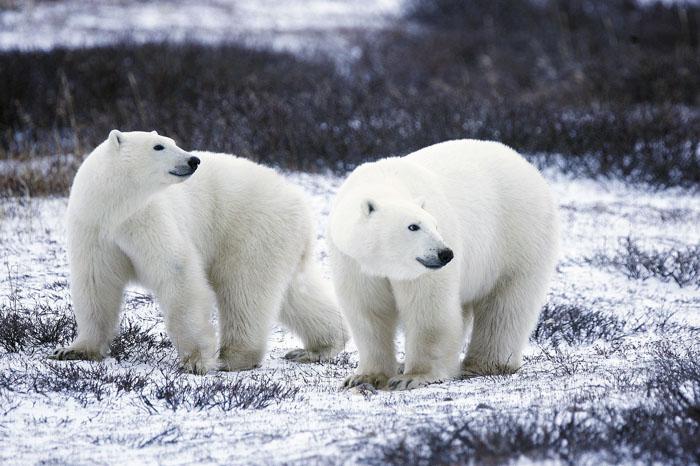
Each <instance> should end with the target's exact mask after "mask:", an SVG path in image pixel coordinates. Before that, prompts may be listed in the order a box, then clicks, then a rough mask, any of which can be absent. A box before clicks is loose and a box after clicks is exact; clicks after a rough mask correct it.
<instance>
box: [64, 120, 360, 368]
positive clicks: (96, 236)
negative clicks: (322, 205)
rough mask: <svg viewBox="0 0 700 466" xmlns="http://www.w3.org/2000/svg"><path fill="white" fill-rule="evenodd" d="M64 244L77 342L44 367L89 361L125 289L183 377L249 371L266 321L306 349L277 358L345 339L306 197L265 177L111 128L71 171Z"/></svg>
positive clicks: (301, 357) (315, 352) (96, 355)
mask: <svg viewBox="0 0 700 466" xmlns="http://www.w3.org/2000/svg"><path fill="white" fill-rule="evenodd" d="M67 235H68V257H69V263H70V274H71V280H70V281H71V295H72V299H73V309H74V312H75V316H76V320H77V323H78V335H77V338H76V340H75V341H74V342H73V343H72V344H71V345H70V346H69V347H67V348H59V349H57V350H56V351H55V352H54V353H53V355H52V357H53V358H54V359H93V360H99V359H101V358H102V357H103V356H104V355H105V354H106V352H107V350H108V347H109V345H110V342H111V340H112V338H113V337H114V335H115V332H116V331H117V327H118V321H119V311H120V306H121V301H122V294H123V291H124V287H125V286H126V285H127V283H129V282H132V281H135V282H138V283H140V284H142V285H143V286H145V287H147V288H149V289H151V290H153V291H154V293H155V295H156V299H157V300H158V302H159V304H160V306H161V308H162V309H163V311H164V317H165V324H166V329H167V331H168V334H169V336H170V338H171V339H172V341H173V344H174V346H175V347H176V349H177V352H178V356H179V358H180V361H181V363H182V365H183V368H184V369H185V370H187V371H189V372H193V373H197V374H203V373H206V372H207V371H209V370H212V369H216V368H221V369H222V370H228V371H236V370H244V369H250V368H253V367H256V366H257V365H259V364H260V362H261V359H262V357H263V353H264V351H265V346H266V337H267V333H268V329H269V326H270V324H271V321H272V320H273V319H274V318H275V317H277V315H278V311H279V318H280V321H281V322H282V323H283V324H284V325H286V326H287V327H289V329H291V330H292V331H293V332H295V333H296V334H297V335H298V336H299V337H300V338H301V340H302V342H303V343H304V347H305V349H303V350H301V349H300V350H295V351H292V352H290V353H288V354H287V358H288V359H293V360H297V361H302V362H304V361H307V362H308V361H318V360H322V359H328V358H331V357H333V356H334V355H336V354H337V353H338V352H339V351H340V350H342V349H343V347H344V345H345V342H346V340H347V337H346V334H347V332H346V330H345V327H344V324H343V318H342V315H341V313H340V310H339V309H338V307H337V304H336V303H335V298H334V296H333V295H332V289H331V286H330V283H329V284H328V286H326V284H325V283H324V282H323V280H322V279H321V276H320V273H319V270H318V268H317V266H316V264H315V263H314V260H313V257H312V256H313V238H314V228H313V226H312V220H311V215H310V212H309V209H308V207H307V204H306V199H305V197H304V195H303V193H302V192H301V191H300V190H299V189H298V188H296V187H294V186H292V185H291V184H290V183H288V182H287V181H285V180H284V179H283V178H282V177H281V176H280V175H278V174H277V173H276V172H275V171H274V170H272V169H270V168H266V167H262V166H260V165H257V164H255V163H253V162H250V161H247V160H244V159H241V158H237V157H234V156H231V155H227V154H213V153H207V152H192V153H188V152H185V151H184V150H182V149H180V148H179V147H177V145H176V144H175V142H174V141H173V140H172V139H170V138H167V137H164V136H159V135H158V134H157V133H156V132H151V133H148V132H128V133H127V132H120V131H118V130H113V131H112V132H111V133H110V134H109V138H108V139H107V140H106V141H105V142H103V143H102V144H100V145H99V146H98V147H97V148H96V149H95V150H94V151H93V152H92V153H91V154H90V155H89V156H88V157H87V158H86V159H85V161H84V162H83V164H82V165H81V167H80V169H79V170H78V172H77V174H76V175H75V179H74V181H73V186H72V188H71V192H70V199H69V201H68V212H67ZM215 305H216V306H217V307H218V317H219V345H218V348H217V345H216V338H215V329H214V326H213V325H212V323H211V321H210V316H211V311H212V310H213V309H214V307H215ZM217 355H218V358H219V361H217Z"/></svg>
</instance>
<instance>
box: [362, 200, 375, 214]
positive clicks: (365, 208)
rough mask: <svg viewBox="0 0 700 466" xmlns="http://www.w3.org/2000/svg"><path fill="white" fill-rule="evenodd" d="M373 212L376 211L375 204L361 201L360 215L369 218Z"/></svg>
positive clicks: (371, 201) (369, 201) (370, 201)
mask: <svg viewBox="0 0 700 466" xmlns="http://www.w3.org/2000/svg"><path fill="white" fill-rule="evenodd" d="M375 210H377V203H376V202H374V201H373V200H372V199H365V200H364V201H362V213H363V214H365V216H367V217H369V216H370V215H371V214H372V212H374V211H375Z"/></svg>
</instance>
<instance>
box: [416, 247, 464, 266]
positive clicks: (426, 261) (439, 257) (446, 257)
mask: <svg viewBox="0 0 700 466" xmlns="http://www.w3.org/2000/svg"><path fill="white" fill-rule="evenodd" d="M454 256H455V255H454V252H452V249H450V248H443V249H440V250H439V251H438V252H437V254H436V255H435V256H434V257H428V258H425V257H416V260H417V261H418V262H420V263H421V264H423V266H425V267H426V268H429V269H440V268H442V267H444V266H445V265H447V264H448V263H449V262H450V261H451V260H452V259H453V258H454Z"/></svg>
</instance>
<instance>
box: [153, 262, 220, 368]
mask: <svg viewBox="0 0 700 466" xmlns="http://www.w3.org/2000/svg"><path fill="white" fill-rule="evenodd" d="M161 278H162V279H161V280H159V281H158V282H157V283H156V286H154V291H155V294H156V298H157V299H158V302H159V303H160V304H161V306H162V308H163V314H164V318H165V327H166V330H167V331H168V335H169V336H170V338H171V340H172V341H173V345H174V346H175V348H176V349H177V353H178V357H179V358H180V363H181V365H182V369H183V370H184V371H186V372H190V373H193V374H200V375H203V374H206V373H207V372H209V371H210V370H215V369H217V368H218V364H217V358H216V339H215V331H214V327H213V325H212V324H211V322H210V317H211V311H212V310H213V309H214V294H213V292H212V291H211V289H210V287H209V284H208V283H207V280H206V279H205V277H204V273H203V271H202V270H200V268H199V267H197V261H196V260H194V259H190V260H187V259H182V260H181V261H179V262H178V263H177V265H176V266H175V267H174V269H173V273H172V274H169V275H168V276H163V277H161Z"/></svg>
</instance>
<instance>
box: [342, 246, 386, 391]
mask: <svg viewBox="0 0 700 466" xmlns="http://www.w3.org/2000/svg"><path fill="white" fill-rule="evenodd" d="M331 265H332V267H333V282H334V285H335V290H336V294H337V295H338V300H339V302H340V307H341V309H342V310H343V313H344V314H345V318H346V319H347V321H348V325H349V326H350V333H351V334H352V337H353V340H354V341H355V346H357V350H358V352H359V353H360V364H359V366H358V368H357V371H356V372H355V374H353V375H351V376H349V377H348V378H347V379H345V382H344V384H343V388H352V387H356V386H358V385H362V384H370V385H372V386H374V387H376V388H384V387H386V382H387V381H388V380H389V377H392V376H393V375H395V374H396V372H397V364H396V354H395V351H394V338H395V334H396V323H397V318H398V315H397V313H396V306H395V304H394V297H393V294H392V292H391V287H390V285H389V280H387V279H386V278H378V277H369V276H367V275H365V274H363V273H362V272H361V271H360V269H359V267H358V266H357V264H356V263H355V262H354V261H352V260H351V259H349V258H348V257H346V256H344V255H342V254H341V253H340V252H339V251H336V250H335V249H334V248H331Z"/></svg>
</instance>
